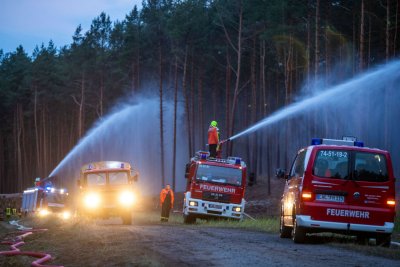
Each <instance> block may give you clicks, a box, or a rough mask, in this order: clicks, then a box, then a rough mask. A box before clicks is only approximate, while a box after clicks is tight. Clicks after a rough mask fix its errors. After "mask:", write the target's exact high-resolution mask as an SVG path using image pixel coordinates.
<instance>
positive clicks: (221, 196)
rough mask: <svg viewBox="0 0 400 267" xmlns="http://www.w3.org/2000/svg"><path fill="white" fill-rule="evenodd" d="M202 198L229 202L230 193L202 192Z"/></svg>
mask: <svg viewBox="0 0 400 267" xmlns="http://www.w3.org/2000/svg"><path fill="white" fill-rule="evenodd" d="M202 199H203V200H208V201H216V202H222V203H230V200H231V195H228V194H221V193H214V192H203V198H202Z"/></svg>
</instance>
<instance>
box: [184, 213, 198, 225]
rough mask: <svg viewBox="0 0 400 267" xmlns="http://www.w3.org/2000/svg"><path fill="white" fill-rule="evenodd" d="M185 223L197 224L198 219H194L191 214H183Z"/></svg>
mask: <svg viewBox="0 0 400 267" xmlns="http://www.w3.org/2000/svg"><path fill="white" fill-rule="evenodd" d="M183 222H184V223H185V224H193V223H195V222H196V217H194V216H193V215H190V214H188V215H186V214H183Z"/></svg>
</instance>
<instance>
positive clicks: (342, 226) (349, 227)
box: [296, 215, 394, 233]
mask: <svg viewBox="0 0 400 267" xmlns="http://www.w3.org/2000/svg"><path fill="white" fill-rule="evenodd" d="M296 220H297V224H298V225H299V226H301V227H306V228H312V229H315V230H317V229H329V230H337V231H354V232H371V233H392V232H393V228H394V223H391V222H385V224H384V225H383V226H380V225H369V224H350V223H338V222H326V221H317V220H312V219H311V216H307V215H297V216H296Z"/></svg>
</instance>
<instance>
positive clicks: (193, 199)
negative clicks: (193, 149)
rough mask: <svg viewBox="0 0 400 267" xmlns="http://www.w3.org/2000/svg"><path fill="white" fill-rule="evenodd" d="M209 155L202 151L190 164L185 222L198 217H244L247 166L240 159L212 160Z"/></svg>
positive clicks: (188, 167) (192, 221)
mask: <svg viewBox="0 0 400 267" xmlns="http://www.w3.org/2000/svg"><path fill="white" fill-rule="evenodd" d="M209 155H210V154H209V153H208V152H203V151H199V152H197V153H196V155H195V156H194V157H193V158H192V159H191V161H190V163H188V164H187V165H186V174H185V177H186V179H187V186H186V192H185V199H184V203H183V217H184V222H185V223H194V222H195V221H196V218H204V219H208V218H213V217H214V218H215V217H222V218H228V219H235V220H240V219H242V218H243V213H244V206H245V200H244V192H245V187H246V164H245V163H244V162H243V161H242V160H241V159H240V158H238V157H229V158H227V159H211V158H210V157H209Z"/></svg>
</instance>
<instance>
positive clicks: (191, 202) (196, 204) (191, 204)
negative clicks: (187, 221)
mask: <svg viewBox="0 0 400 267" xmlns="http://www.w3.org/2000/svg"><path fill="white" fill-rule="evenodd" d="M198 205H199V203H197V201H189V206H198Z"/></svg>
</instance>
